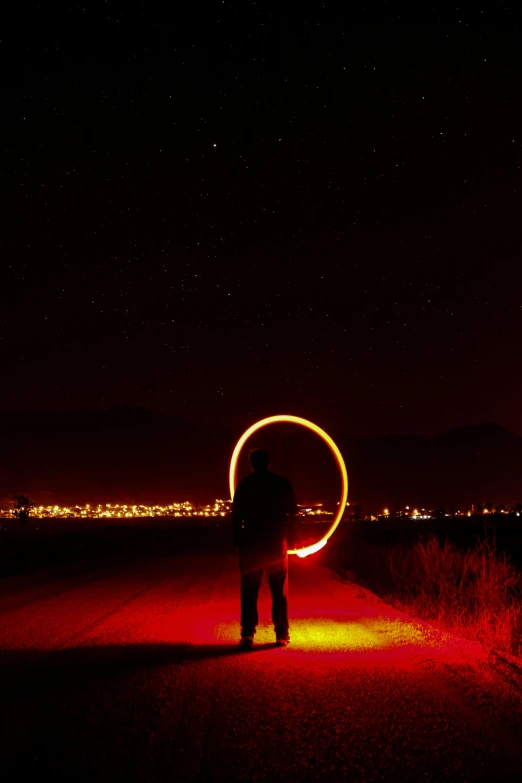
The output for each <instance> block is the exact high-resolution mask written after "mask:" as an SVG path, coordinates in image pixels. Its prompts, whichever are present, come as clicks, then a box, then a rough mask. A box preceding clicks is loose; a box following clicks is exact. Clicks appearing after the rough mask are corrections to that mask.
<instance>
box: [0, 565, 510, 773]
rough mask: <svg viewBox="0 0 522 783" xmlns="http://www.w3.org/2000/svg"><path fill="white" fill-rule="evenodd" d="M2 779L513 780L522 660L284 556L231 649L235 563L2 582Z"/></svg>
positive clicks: (84, 569) (77, 571)
mask: <svg viewBox="0 0 522 783" xmlns="http://www.w3.org/2000/svg"><path fill="white" fill-rule="evenodd" d="M1 584H2V589H1V597H0V657H1V667H0V671H1V673H0V686H1V689H2V699H1V703H2V724H1V737H2V742H1V745H2V769H3V772H4V775H5V777H4V779H5V780H6V781H10V780H13V779H15V776H16V779H17V780H33V781H34V780H44V779H45V780H50V781H56V780H70V781H105V780H107V781H109V780H110V781H117V780H125V781H133V780H137V781H167V780H180V781H184V780H187V781H188V780H194V781H235V780H238V781H243V780H244V781H277V780H285V781H303V780H306V781H308V780H341V779H343V780H344V779H346V780H352V781H383V780H390V781H391V780H393V781H395V780H400V781H454V780H455V781H457V780H458V781H475V780H497V781H500V780H502V781H515V780H516V781H520V780H521V779H522V754H521V751H520V748H521V747H522V744H521V740H522V707H521V703H520V694H521V687H522V668H521V666H520V662H519V661H518V660H516V659H512V658H510V659H507V658H506V657H504V656H500V655H498V654H494V653H488V652H487V651H485V650H483V649H482V648H481V647H480V646H478V645H474V644H471V643H467V642H464V641H462V640H459V639H457V638H455V637H453V636H451V635H448V634H444V633H442V632H440V631H437V630H436V629H434V628H432V627H430V626H429V625H427V624H425V623H420V622H416V621H413V620H412V619H411V618H409V617H408V616H406V615H404V614H402V613H400V612H398V611H396V610H395V609H393V608H391V607H390V606H389V605H387V604H386V603H384V602H383V601H381V600H380V599H378V598H377V597H376V596H374V595H373V594H372V593H370V592H368V591H367V590H364V589H363V588H361V587H358V586H357V585H355V584H353V583H349V582H343V581H342V580H341V579H340V578H339V577H338V576H336V575H335V574H333V573H332V572H331V571H329V570H328V569H326V568H322V567H318V566H317V564H315V563H314V559H313V557H311V558H307V559H305V560H298V559H296V558H292V560H291V569H290V616H291V637H292V642H291V644H290V645H289V647H288V648H286V649H281V648H276V647H275V646H274V644H273V641H274V636H273V630H272V628H271V626H270V624H269V617H270V603H269V594H268V589H267V587H266V583H264V584H263V588H262V593H261V596H260V621H261V625H260V627H259V629H258V634H257V636H256V645H255V647H254V650H253V651H251V652H246V653H245V652H239V651H238V650H237V641H238V631H239V628H238V622H237V620H238V612H239V591H238V574H237V567H236V563H235V559H234V558H232V557H229V556H226V557H222V556H217V555H199V556H196V555H193V556H183V557H181V556H180V557H170V556H163V557H154V558H148V559H147V560H146V561H145V562H142V563H140V564H136V563H135V562H127V563H125V564H123V563H122V562H119V563H113V564H112V565H111V564H109V563H107V564H105V565H104V566H103V567H101V566H98V567H95V566H94V565H92V564H91V565H88V564H86V563H84V564H82V565H81V566H80V565H77V566H74V567H68V568H61V569H55V570H51V571H48V572H47V573H40V574H39V575H32V576H24V577H12V578H9V579H4V580H3V581H2V583H1Z"/></svg>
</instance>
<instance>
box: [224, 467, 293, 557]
mask: <svg viewBox="0 0 522 783" xmlns="http://www.w3.org/2000/svg"><path fill="white" fill-rule="evenodd" d="M296 513H297V504H296V502H295V494H294V490H293V488H292V485H291V484H290V482H289V481H288V479H286V478H283V477H282V476H278V475H277V474H276V473H272V472H271V471H269V470H265V471H255V472H254V473H251V474H250V475H249V476H244V477H243V478H242V479H241V481H240V482H239V484H238V485H237V488H236V491H235V493H234V500H233V504H232V523H233V527H234V543H235V545H236V546H237V547H238V548H239V549H244V550H264V551H266V550H269V551H271V550H281V549H283V550H284V551H286V546H287V541H288V539H289V538H290V540H292V538H293V535H292V534H293V524H292V523H293V521H294V517H295V514H296Z"/></svg>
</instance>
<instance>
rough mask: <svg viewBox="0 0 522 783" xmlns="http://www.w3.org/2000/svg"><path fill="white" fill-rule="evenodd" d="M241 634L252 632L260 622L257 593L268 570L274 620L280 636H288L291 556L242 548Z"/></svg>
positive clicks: (252, 633)
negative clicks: (247, 550)
mask: <svg viewBox="0 0 522 783" xmlns="http://www.w3.org/2000/svg"><path fill="white" fill-rule="evenodd" d="M239 570H240V572H241V636H253V635H254V634H255V632H256V626H257V623H258V614H257V596H258V593H259V588H260V587H261V582H262V580H263V573H264V572H265V571H266V576H267V579H268V586H269V587H270V592H271V594H272V622H273V623H274V628H275V632H276V637H277V638H278V639H285V638H286V637H287V636H288V556H287V554H286V553H285V554H283V555H282V556H281V554H280V553H278V554H277V555H270V554H260V553H255V552H246V551H241V550H240V552H239Z"/></svg>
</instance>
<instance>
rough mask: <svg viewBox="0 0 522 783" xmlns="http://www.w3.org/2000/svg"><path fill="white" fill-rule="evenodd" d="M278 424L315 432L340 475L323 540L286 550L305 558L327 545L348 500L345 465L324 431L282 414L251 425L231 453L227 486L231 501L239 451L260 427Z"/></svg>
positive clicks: (234, 487) (297, 418)
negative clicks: (333, 512) (338, 494)
mask: <svg viewBox="0 0 522 783" xmlns="http://www.w3.org/2000/svg"><path fill="white" fill-rule="evenodd" d="M278 422H289V423H290V424H300V425H301V427H306V429H308V430H312V432H315V433H316V435H319V436H320V437H321V438H322V439H323V441H324V442H325V443H326V445H327V446H328V447H329V449H330V451H331V452H332V454H333V455H334V457H335V461H336V462H337V467H338V468H339V472H340V474H341V482H342V488H341V499H340V501H339V508H338V510H337V514H336V515H335V518H334V520H333V522H332V524H331V525H330V527H329V529H328V531H327V532H326V535H324V536H323V538H321V540H320V541H318V542H317V543H316V544H311V545H310V546H305V547H302V548H301V549H289V550H288V554H289V555H297V556H298V557H306V556H307V555H312V554H313V553H314V552H318V551H319V550H320V549H322V548H323V546H324V545H325V544H326V543H327V541H328V539H329V538H330V536H331V535H332V533H333V532H334V531H335V529H336V528H337V525H338V524H339V522H340V521H341V519H342V516H343V514H344V509H345V508H346V500H347V498H348V474H347V473H346V465H345V464H344V460H343V458H342V455H341V452H340V451H339V449H338V448H337V446H336V445H335V443H334V441H333V440H332V439H331V437H330V436H329V435H328V433H326V432H325V431H324V430H322V429H321V428H320V427H318V426H317V424H314V423H313V422H312V421H308V419H302V418H301V417H300V416H286V415H284V414H282V415H280V416H268V418H266V419H261V420H260V421H258V422H257V423H256V424H252V426H251V427H249V428H248V429H247V430H246V432H244V433H243V434H242V435H241V437H240V438H239V440H238V442H237V443H236V447H235V449H234V451H233V453H232V459H231V460H230V470H229V474H228V478H229V485H230V498H231V499H233V497H234V492H235V490H236V484H237V462H238V459H239V455H240V454H241V449H242V448H243V446H244V445H245V443H246V442H247V440H248V439H249V437H250V436H251V435H253V434H254V432H257V431H258V430H260V429H261V428H262V427H266V426H267V425H268V424H277V423H278Z"/></svg>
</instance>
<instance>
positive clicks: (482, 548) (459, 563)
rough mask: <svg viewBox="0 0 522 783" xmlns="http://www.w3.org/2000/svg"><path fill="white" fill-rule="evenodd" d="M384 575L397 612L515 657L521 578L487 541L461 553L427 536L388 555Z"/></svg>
mask: <svg viewBox="0 0 522 783" xmlns="http://www.w3.org/2000/svg"><path fill="white" fill-rule="evenodd" d="M390 571H391V574H392V577H393V581H394V585H395V590H396V598H398V600H399V603H400V604H401V606H402V608H404V609H406V610H408V611H410V612H411V613H413V614H417V615H418V616H420V617H423V618H424V619H426V620H432V621H435V622H437V623H439V624H441V625H443V626H444V627H446V628H448V629H450V630H452V631H454V632H456V633H458V634H460V635H461V636H466V637H467V638H469V639H473V640H477V641H480V642H482V643H483V644H485V645H487V646H488V647H492V648H496V649H498V650H503V651H506V652H511V653H514V654H519V653H520V651H521V648H522V611H521V610H522V578H521V575H520V574H519V573H518V571H517V570H516V569H515V568H514V566H513V565H512V564H511V563H510V561H509V560H508V559H507V557H506V556H505V555H500V554H499V553H497V551H496V548H495V545H494V543H492V542H491V541H489V540H485V541H482V542H477V544H476V546H475V547H474V548H472V549H468V550H462V549H459V548H457V547H456V546H455V545H454V544H451V543H449V542H445V543H444V544H441V543H440V542H439V541H438V539H437V538H436V537H435V536H433V537H430V538H428V539H427V540H425V541H420V542H418V543H416V544H415V545H414V546H413V548H412V549H410V550H404V549H399V548H396V549H394V550H392V551H391V553H390Z"/></svg>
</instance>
